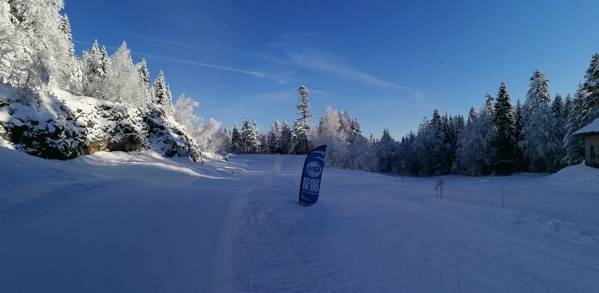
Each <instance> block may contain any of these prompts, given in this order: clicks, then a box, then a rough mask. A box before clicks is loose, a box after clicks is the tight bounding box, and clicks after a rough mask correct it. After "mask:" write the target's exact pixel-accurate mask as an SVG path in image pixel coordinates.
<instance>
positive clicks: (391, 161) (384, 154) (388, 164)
mask: <svg viewBox="0 0 599 293" xmlns="http://www.w3.org/2000/svg"><path fill="white" fill-rule="evenodd" d="M395 151H396V150H395V141H394V140H393V138H392V137H391V133H390V132H389V129H386V128H385V129H383V135H382V136H381V139H380V140H379V141H378V143H376V155H377V158H378V167H377V170H378V171H379V172H393V170H394V165H395V164H396V162H395V160H396V156H395Z"/></svg>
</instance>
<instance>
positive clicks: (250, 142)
mask: <svg viewBox="0 0 599 293" xmlns="http://www.w3.org/2000/svg"><path fill="white" fill-rule="evenodd" d="M241 142H242V146H243V153H246V154H256V153H259V152H260V150H261V143H260V136H259V133H258V129H257V127H256V122H255V121H250V120H249V118H247V117H246V118H245V121H244V122H243V125H242V126H241Z"/></svg>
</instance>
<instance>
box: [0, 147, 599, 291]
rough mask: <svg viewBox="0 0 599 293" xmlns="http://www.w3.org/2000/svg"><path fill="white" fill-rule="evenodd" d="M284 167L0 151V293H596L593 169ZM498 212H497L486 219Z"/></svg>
mask: <svg viewBox="0 0 599 293" xmlns="http://www.w3.org/2000/svg"><path fill="white" fill-rule="evenodd" d="M302 160H303V158H302V157H298V156H266V155H264V156H261V155H256V156H233V157H232V158H231V162H224V161H222V160H220V159H219V158H218V157H216V156H211V157H208V158H206V162H207V163H206V164H205V165H197V164H194V163H191V162H189V161H186V160H183V159H176V160H173V159H165V158H162V157H161V156H159V155H157V154H155V153H152V152H145V153H141V154H137V155H133V154H126V153H98V154H95V155H90V156H85V157H80V158H78V159H75V160H72V161H67V162H62V161H48V160H43V159H38V158H34V157H31V156H28V155H25V154H23V153H20V152H17V151H12V150H8V149H3V148H0V292H512V293H513V292H598V290H599V212H598V211H599V170H596V169H590V168H587V167H583V166H576V167H571V168H567V169H565V170H562V171H561V172H559V173H557V174H554V175H549V176H539V175H527V174H524V175H518V176H511V177H483V178H469V177H459V176H448V177H445V179H446V180H447V182H446V187H445V198H444V199H437V198H434V194H435V192H434V188H433V187H434V184H435V182H436V179H437V178H409V177H406V178H401V177H391V176H384V175H379V174H372V173H365V172H356V171H349V170H337V169H327V170H325V173H324V177H323V186H322V189H321V199H320V201H319V203H318V204H317V205H316V206H313V207H300V206H298V205H297V191H298V181H299V176H300V174H299V170H300V169H301V164H302ZM503 205H504V206H505V207H502V206H503Z"/></svg>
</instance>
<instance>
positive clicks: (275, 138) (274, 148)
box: [268, 120, 281, 154]
mask: <svg viewBox="0 0 599 293" xmlns="http://www.w3.org/2000/svg"><path fill="white" fill-rule="evenodd" d="M268 152H269V153H271V154H279V153H281V123H280V122H279V120H276V121H275V122H274V123H273V125H272V127H271V128H270V132H269V133H268Z"/></svg>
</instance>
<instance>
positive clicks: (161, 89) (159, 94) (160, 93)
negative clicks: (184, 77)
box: [153, 71, 173, 107]
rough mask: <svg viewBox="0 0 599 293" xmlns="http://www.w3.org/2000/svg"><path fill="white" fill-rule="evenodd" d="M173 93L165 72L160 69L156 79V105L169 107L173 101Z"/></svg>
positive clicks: (154, 101)
mask: <svg viewBox="0 0 599 293" xmlns="http://www.w3.org/2000/svg"><path fill="white" fill-rule="evenodd" d="M172 99H173V94H172V93H171V89H170V86H169V85H168V83H167V82H166V77H165V76H164V72H163V71H160V73H158V77H157V78H156V81H154V99H153V103H154V104H155V105H160V106H163V107H168V106H169V105H170V104H171V103H172Z"/></svg>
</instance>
